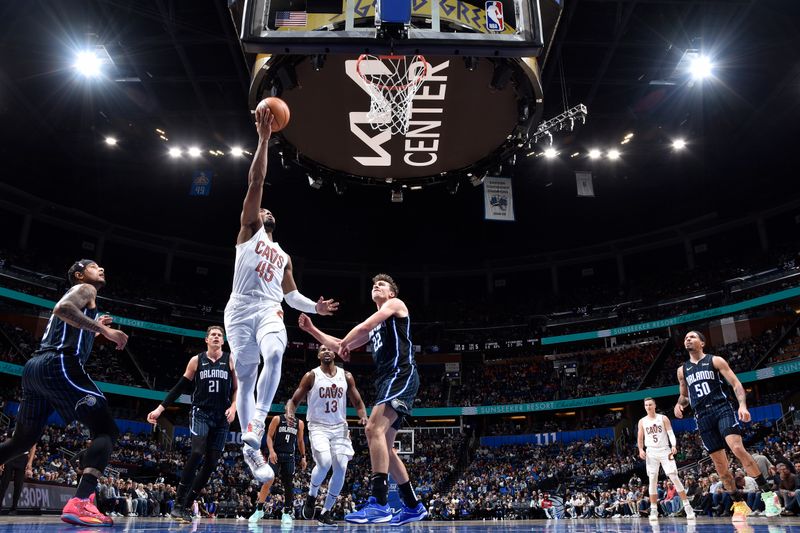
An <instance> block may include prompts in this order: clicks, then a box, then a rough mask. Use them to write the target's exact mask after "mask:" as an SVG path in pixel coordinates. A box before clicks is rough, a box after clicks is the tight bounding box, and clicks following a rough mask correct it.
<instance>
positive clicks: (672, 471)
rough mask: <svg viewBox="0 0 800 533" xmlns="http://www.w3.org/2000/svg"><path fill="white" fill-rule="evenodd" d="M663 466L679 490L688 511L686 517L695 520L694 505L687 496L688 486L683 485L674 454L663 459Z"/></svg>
mask: <svg viewBox="0 0 800 533" xmlns="http://www.w3.org/2000/svg"><path fill="white" fill-rule="evenodd" d="M661 466H662V467H663V468H664V473H665V474H667V477H669V478H670V479H671V480H672V484H673V485H675V490H676V491H677V492H678V496H679V497H680V499H681V503H682V504H683V509H684V511H685V512H686V518H688V519H689V520H694V519H695V518H696V517H695V515H694V509H692V505H691V503H689V498H688V497H687V496H686V488H685V487H684V486H683V483H682V482H681V479H680V478H679V477H678V465H677V464H676V463H675V459H674V458H673V457H672V454H670V455H669V456H667V457H665V458H664V459H662V460H661Z"/></svg>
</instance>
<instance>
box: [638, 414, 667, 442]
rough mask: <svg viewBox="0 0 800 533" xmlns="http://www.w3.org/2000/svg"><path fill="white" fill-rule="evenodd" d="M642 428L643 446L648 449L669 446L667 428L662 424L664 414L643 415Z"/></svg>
mask: <svg viewBox="0 0 800 533" xmlns="http://www.w3.org/2000/svg"><path fill="white" fill-rule="evenodd" d="M641 423H642V430H643V431H644V446H645V448H647V449H648V450H649V449H651V448H669V437H668V436H667V428H666V427H665V426H664V415H658V414H657V415H656V417H655V418H650V417H649V416H643V417H642V420H641Z"/></svg>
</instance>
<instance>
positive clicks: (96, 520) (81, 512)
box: [61, 496, 114, 527]
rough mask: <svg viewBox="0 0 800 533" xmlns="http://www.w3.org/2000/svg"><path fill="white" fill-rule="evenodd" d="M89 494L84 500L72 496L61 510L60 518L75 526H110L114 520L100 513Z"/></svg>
mask: <svg viewBox="0 0 800 533" xmlns="http://www.w3.org/2000/svg"><path fill="white" fill-rule="evenodd" d="M93 500H94V498H92V497H91V496H90V497H89V498H87V499H85V500H82V499H80V498H72V499H70V500H69V501H68V502H67V505H65V506H64V509H63V510H62V511H61V520H63V521H64V522H66V523H68V524H75V525H76V526H97V527H111V526H113V525H114V521H113V520H112V519H111V518H109V517H107V516H106V515H104V514H103V513H101V512H100V511H99V510H98V509H97V507H95V505H94V501H93Z"/></svg>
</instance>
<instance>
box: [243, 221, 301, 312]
mask: <svg viewBox="0 0 800 533" xmlns="http://www.w3.org/2000/svg"><path fill="white" fill-rule="evenodd" d="M288 262H289V256H288V255H286V253H285V252H284V251H283V249H281V247H280V245H279V244H278V243H277V242H272V241H270V240H269V237H268V236H267V232H266V231H265V230H264V227H263V226H262V227H261V228H259V230H258V231H257V232H255V234H254V235H253V236H252V237H250V239H249V240H248V241H246V242H243V243H242V244H237V245H236V264H235V266H234V270H233V290H232V291H231V292H232V294H239V295H243V296H249V297H252V298H254V299H259V300H270V301H273V302H275V303H276V304H278V305H280V303H281V302H282V301H283V287H282V283H283V272H284V269H285V268H286V264H287V263H288Z"/></svg>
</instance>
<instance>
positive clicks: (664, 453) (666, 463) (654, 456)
mask: <svg viewBox="0 0 800 533" xmlns="http://www.w3.org/2000/svg"><path fill="white" fill-rule="evenodd" d="M670 453H671V449H670V448H647V460H646V461H645V465H646V467H647V475H648V476H657V475H658V467H659V466H661V467H662V468H663V469H664V473H665V474H667V475H669V474H674V473H676V472H677V471H678V465H677V464H676V463H675V459H674V458H673V459H670Z"/></svg>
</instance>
